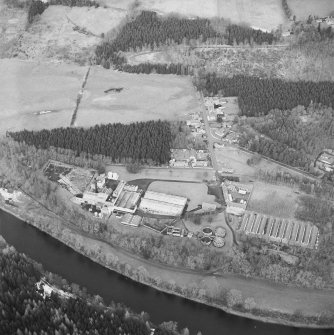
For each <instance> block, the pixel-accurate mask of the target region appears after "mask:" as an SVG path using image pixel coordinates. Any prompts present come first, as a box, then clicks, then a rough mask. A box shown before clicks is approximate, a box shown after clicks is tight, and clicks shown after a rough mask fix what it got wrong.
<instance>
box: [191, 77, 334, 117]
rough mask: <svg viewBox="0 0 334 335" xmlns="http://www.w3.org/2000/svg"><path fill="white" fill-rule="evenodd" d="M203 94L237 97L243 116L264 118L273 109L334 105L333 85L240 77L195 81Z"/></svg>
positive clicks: (332, 83)
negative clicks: (319, 104) (316, 104)
mask: <svg viewBox="0 0 334 335" xmlns="http://www.w3.org/2000/svg"><path fill="white" fill-rule="evenodd" d="M195 85H196V86H197V89H198V90H200V91H203V93H204V95H206V96H211V95H223V96H226V97H228V96H237V97H238V102H239V107H240V110H241V113H242V115H246V116H263V115H266V114H268V112H269V111H270V110H272V109H276V108H277V109H281V110H288V109H292V108H294V107H296V106H298V105H301V106H304V107H307V106H309V105H310V104H311V103H321V104H323V105H326V106H334V82H330V81H321V82H313V81H298V82H295V81H284V80H281V79H260V78H257V77H248V76H243V75H237V76H234V77H231V78H229V77H217V75H216V74H215V73H209V74H206V75H203V76H201V77H199V78H196V80H195Z"/></svg>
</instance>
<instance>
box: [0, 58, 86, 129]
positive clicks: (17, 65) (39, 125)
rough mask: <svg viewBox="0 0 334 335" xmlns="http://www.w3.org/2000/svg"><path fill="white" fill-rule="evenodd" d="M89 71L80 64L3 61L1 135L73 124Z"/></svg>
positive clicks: (0, 61)
mask: <svg viewBox="0 0 334 335" xmlns="http://www.w3.org/2000/svg"><path fill="white" fill-rule="evenodd" d="M85 71H86V68H84V67H79V66H76V65H67V64H50V63H39V62H32V61H20V60H15V59H2V60H0V73H1V76H2V81H1V84H0V105H1V108H0V134H4V133H5V132H6V130H11V131H14V130H22V129H29V130H41V129H44V128H47V129H50V128H55V127H66V126H69V125H70V122H71V117H72V113H73V110H74V107H75V105H76V98H77V94H78V91H79V89H80V87H81V83H82V80H83V77H84V75H85ZM41 111H51V112H50V113H46V114H40V115H39V114H38V113H39V112H41Z"/></svg>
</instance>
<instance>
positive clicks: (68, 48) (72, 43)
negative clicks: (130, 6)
mask: <svg viewBox="0 0 334 335" xmlns="http://www.w3.org/2000/svg"><path fill="white" fill-rule="evenodd" d="M125 15H126V12H125V11H122V10H117V9H113V8H103V7H99V8H94V7H67V6H49V7H48V8H47V9H46V10H45V11H44V13H43V14H42V15H41V16H40V18H39V19H37V20H35V22H34V23H33V24H32V25H31V26H30V27H29V29H28V30H27V31H26V32H24V34H23V36H22V39H21V42H20V47H19V49H18V54H19V56H21V57H22V58H25V57H28V58H30V59H39V60H41V59H48V58H51V59H56V60H60V61H64V60H65V61H66V60H69V61H76V62H78V63H80V64H87V63H88V62H89V59H90V57H91V56H93V55H94V49H95V46H96V45H97V44H98V43H100V41H101V34H102V33H104V34H105V33H107V32H108V31H109V30H111V29H112V28H114V27H116V26H117V25H118V24H119V23H120V22H121V20H122V19H123V18H124V17H125ZM73 28H74V29H73ZM78 28H80V29H83V30H81V31H80V30H78ZM84 30H85V31H84Z"/></svg>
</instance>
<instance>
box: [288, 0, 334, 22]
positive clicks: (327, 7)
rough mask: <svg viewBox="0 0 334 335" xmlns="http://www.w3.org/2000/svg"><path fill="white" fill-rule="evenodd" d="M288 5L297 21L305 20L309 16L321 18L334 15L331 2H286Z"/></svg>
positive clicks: (333, 3) (291, 0)
mask: <svg viewBox="0 0 334 335" xmlns="http://www.w3.org/2000/svg"><path fill="white" fill-rule="evenodd" d="M288 5H289V7H290V9H291V11H292V15H296V16H297V19H298V20H301V19H306V18H308V16H309V15H317V16H320V17H321V16H327V15H330V14H333V13H334V2H333V0H288Z"/></svg>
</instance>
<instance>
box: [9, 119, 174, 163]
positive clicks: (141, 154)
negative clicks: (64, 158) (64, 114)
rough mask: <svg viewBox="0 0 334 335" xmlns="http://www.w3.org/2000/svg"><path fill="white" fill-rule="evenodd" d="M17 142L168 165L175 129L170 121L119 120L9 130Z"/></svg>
mask: <svg viewBox="0 0 334 335" xmlns="http://www.w3.org/2000/svg"><path fill="white" fill-rule="evenodd" d="M8 136H10V137H12V138H13V139H14V140H15V141H18V142H25V143H27V144H29V145H33V146H35V147H37V148H42V149H48V148H50V147H51V146H52V147H59V148H65V149H71V150H73V151H75V152H76V153H77V155H79V154H80V153H82V152H84V153H87V154H100V155H104V156H108V157H111V158H112V160H113V161H114V162H116V163H120V162H122V163H125V162H126V163H129V162H132V161H137V162H140V163H150V164H166V163H168V161H169V160H170V149H171V142H172V138H171V130H170V126H169V123H168V122H166V121H149V122H137V123H131V124H128V125H125V124H121V123H116V124H107V125H96V126H94V127H90V128H70V127H68V128H55V129H51V130H46V129H44V130H41V131H28V130H23V131H19V132H11V133H8Z"/></svg>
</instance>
